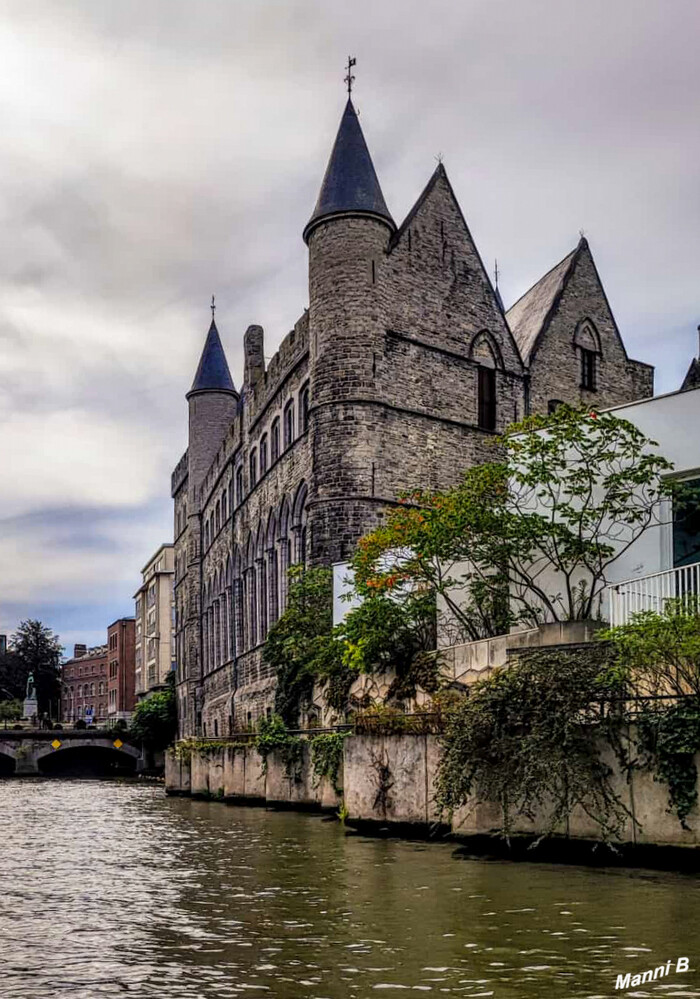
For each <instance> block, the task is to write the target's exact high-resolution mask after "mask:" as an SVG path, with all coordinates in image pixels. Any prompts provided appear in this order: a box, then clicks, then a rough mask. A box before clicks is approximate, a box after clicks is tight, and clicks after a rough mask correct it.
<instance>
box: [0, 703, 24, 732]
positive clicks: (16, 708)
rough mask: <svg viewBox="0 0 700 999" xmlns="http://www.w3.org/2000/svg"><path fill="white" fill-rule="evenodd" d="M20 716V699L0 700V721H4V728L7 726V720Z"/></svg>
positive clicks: (15, 719) (17, 718)
mask: <svg viewBox="0 0 700 999" xmlns="http://www.w3.org/2000/svg"><path fill="white" fill-rule="evenodd" d="M21 717H22V702H21V701H0V722H4V723H5V728H7V723H8V722H10V721H19V719H20V718H21Z"/></svg>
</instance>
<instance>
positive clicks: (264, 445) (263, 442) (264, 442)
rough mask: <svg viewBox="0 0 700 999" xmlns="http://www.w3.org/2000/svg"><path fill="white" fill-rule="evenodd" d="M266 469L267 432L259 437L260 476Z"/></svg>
mask: <svg viewBox="0 0 700 999" xmlns="http://www.w3.org/2000/svg"><path fill="white" fill-rule="evenodd" d="M266 471H267V434H263V436H262V437H261V438H260V478H262V477H263V475H264V474H265V472H266Z"/></svg>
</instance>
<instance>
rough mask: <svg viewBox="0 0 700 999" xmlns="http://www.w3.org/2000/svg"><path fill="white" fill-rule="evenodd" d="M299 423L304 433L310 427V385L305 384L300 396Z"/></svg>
mask: <svg viewBox="0 0 700 999" xmlns="http://www.w3.org/2000/svg"><path fill="white" fill-rule="evenodd" d="M299 425H300V430H301V432H302V433H304V432H305V431H307V430H308V429H309V386H308V385H305V386H304V388H303V389H302V390H301V395H300V396H299Z"/></svg>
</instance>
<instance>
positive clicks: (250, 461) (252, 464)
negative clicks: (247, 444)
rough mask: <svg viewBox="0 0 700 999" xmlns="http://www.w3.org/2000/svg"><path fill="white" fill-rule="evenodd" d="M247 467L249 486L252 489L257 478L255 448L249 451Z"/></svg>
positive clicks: (256, 453)
mask: <svg viewBox="0 0 700 999" xmlns="http://www.w3.org/2000/svg"><path fill="white" fill-rule="evenodd" d="M248 467H249V470H250V488H251V489H252V488H253V486H254V485H255V483H256V482H257V478H258V452H257V451H256V450H255V448H253V450H252V451H251V452H250V458H249V459H248Z"/></svg>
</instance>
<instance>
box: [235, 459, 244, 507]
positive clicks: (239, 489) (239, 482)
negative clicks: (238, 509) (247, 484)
mask: <svg viewBox="0 0 700 999" xmlns="http://www.w3.org/2000/svg"><path fill="white" fill-rule="evenodd" d="M242 502H243V468H242V466H240V465H239V467H238V468H237V469H236V503H242Z"/></svg>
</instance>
